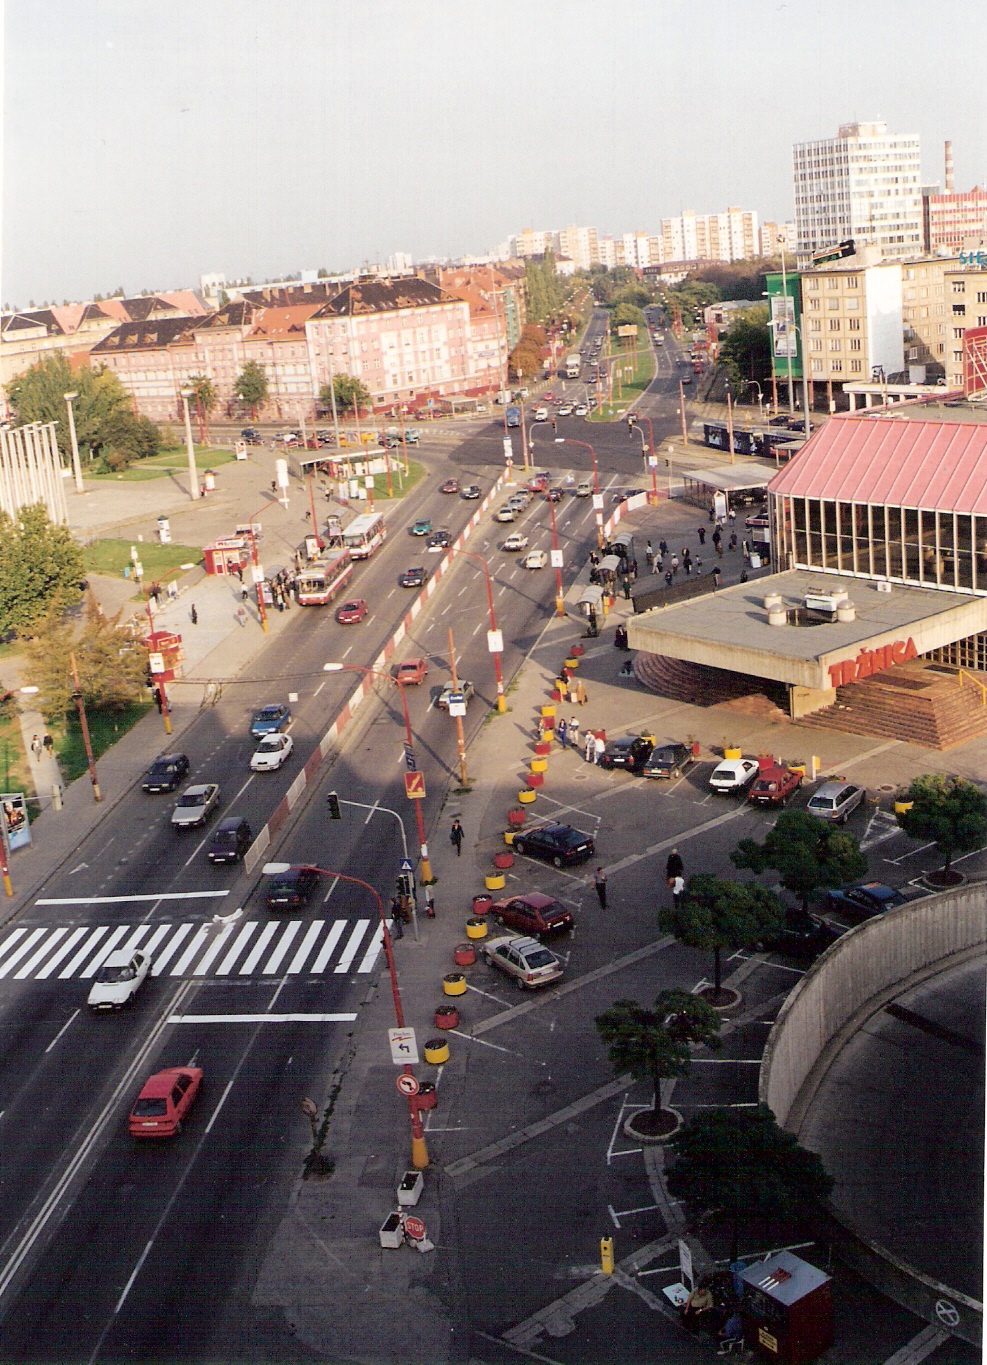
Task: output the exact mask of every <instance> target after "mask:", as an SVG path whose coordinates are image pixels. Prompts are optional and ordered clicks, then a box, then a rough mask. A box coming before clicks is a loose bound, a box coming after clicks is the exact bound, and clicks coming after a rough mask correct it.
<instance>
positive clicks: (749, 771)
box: [709, 758, 758, 793]
mask: <svg viewBox="0 0 987 1365" xmlns="http://www.w3.org/2000/svg"><path fill="white" fill-rule="evenodd" d="M757 774H758V763H757V759H756V758H728V759H725V760H724V761H723V762H722V763H719V764H717V766H716V767H715V768H714V769H713V771H712V772H711V773H710V775H709V785H710V788H711V790H712V791H714V792H725V793H730V792H742V791H746V790H747V788H748V787H749V786H750V785H751V783H752V782H753V781H754V779H755V777H757Z"/></svg>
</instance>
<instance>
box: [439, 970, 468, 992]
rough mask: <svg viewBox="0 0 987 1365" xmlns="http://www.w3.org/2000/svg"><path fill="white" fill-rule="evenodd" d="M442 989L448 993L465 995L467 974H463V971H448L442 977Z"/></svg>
mask: <svg viewBox="0 0 987 1365" xmlns="http://www.w3.org/2000/svg"><path fill="white" fill-rule="evenodd" d="M442 990H443V991H444V993H445V994H446V995H465V994H466V978H465V976H463V974H462V972H447V973H446V975H445V976H444V977H443V978H442Z"/></svg>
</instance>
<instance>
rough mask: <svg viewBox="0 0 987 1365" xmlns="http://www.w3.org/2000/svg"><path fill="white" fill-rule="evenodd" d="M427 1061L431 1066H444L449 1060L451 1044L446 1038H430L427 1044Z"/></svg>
mask: <svg viewBox="0 0 987 1365" xmlns="http://www.w3.org/2000/svg"><path fill="white" fill-rule="evenodd" d="M425 1060H426V1062H428V1064H429V1065H430V1066H443V1065H444V1064H445V1063H446V1062H447V1061H448V1060H449V1044H448V1042H447V1041H446V1039H445V1038H429V1040H428V1042H427V1043H426V1044H425Z"/></svg>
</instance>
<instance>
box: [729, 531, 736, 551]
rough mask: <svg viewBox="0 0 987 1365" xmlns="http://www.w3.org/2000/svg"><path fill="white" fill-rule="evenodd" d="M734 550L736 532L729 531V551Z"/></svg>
mask: <svg viewBox="0 0 987 1365" xmlns="http://www.w3.org/2000/svg"><path fill="white" fill-rule="evenodd" d="M736 548H737V532H736V531H731V533H730V549H731V550H735V549H736Z"/></svg>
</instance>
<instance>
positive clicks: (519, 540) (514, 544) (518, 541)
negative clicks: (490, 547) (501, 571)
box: [502, 531, 528, 554]
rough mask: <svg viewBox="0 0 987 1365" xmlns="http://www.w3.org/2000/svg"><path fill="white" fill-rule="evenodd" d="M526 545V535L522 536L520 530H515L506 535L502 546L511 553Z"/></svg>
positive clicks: (522, 548) (524, 547)
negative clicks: (511, 533)
mask: <svg viewBox="0 0 987 1365" xmlns="http://www.w3.org/2000/svg"><path fill="white" fill-rule="evenodd" d="M527 545H528V537H527V536H523V535H522V534H521V532H520V531H515V532H514V534H513V535H511V536H508V537H507V539H506V540H505V541H504V544H503V547H502V548H503V549H505V550H506V551H507V552H508V554H511V553H513V552H514V551H516V550H524V549H526V548H527Z"/></svg>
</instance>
